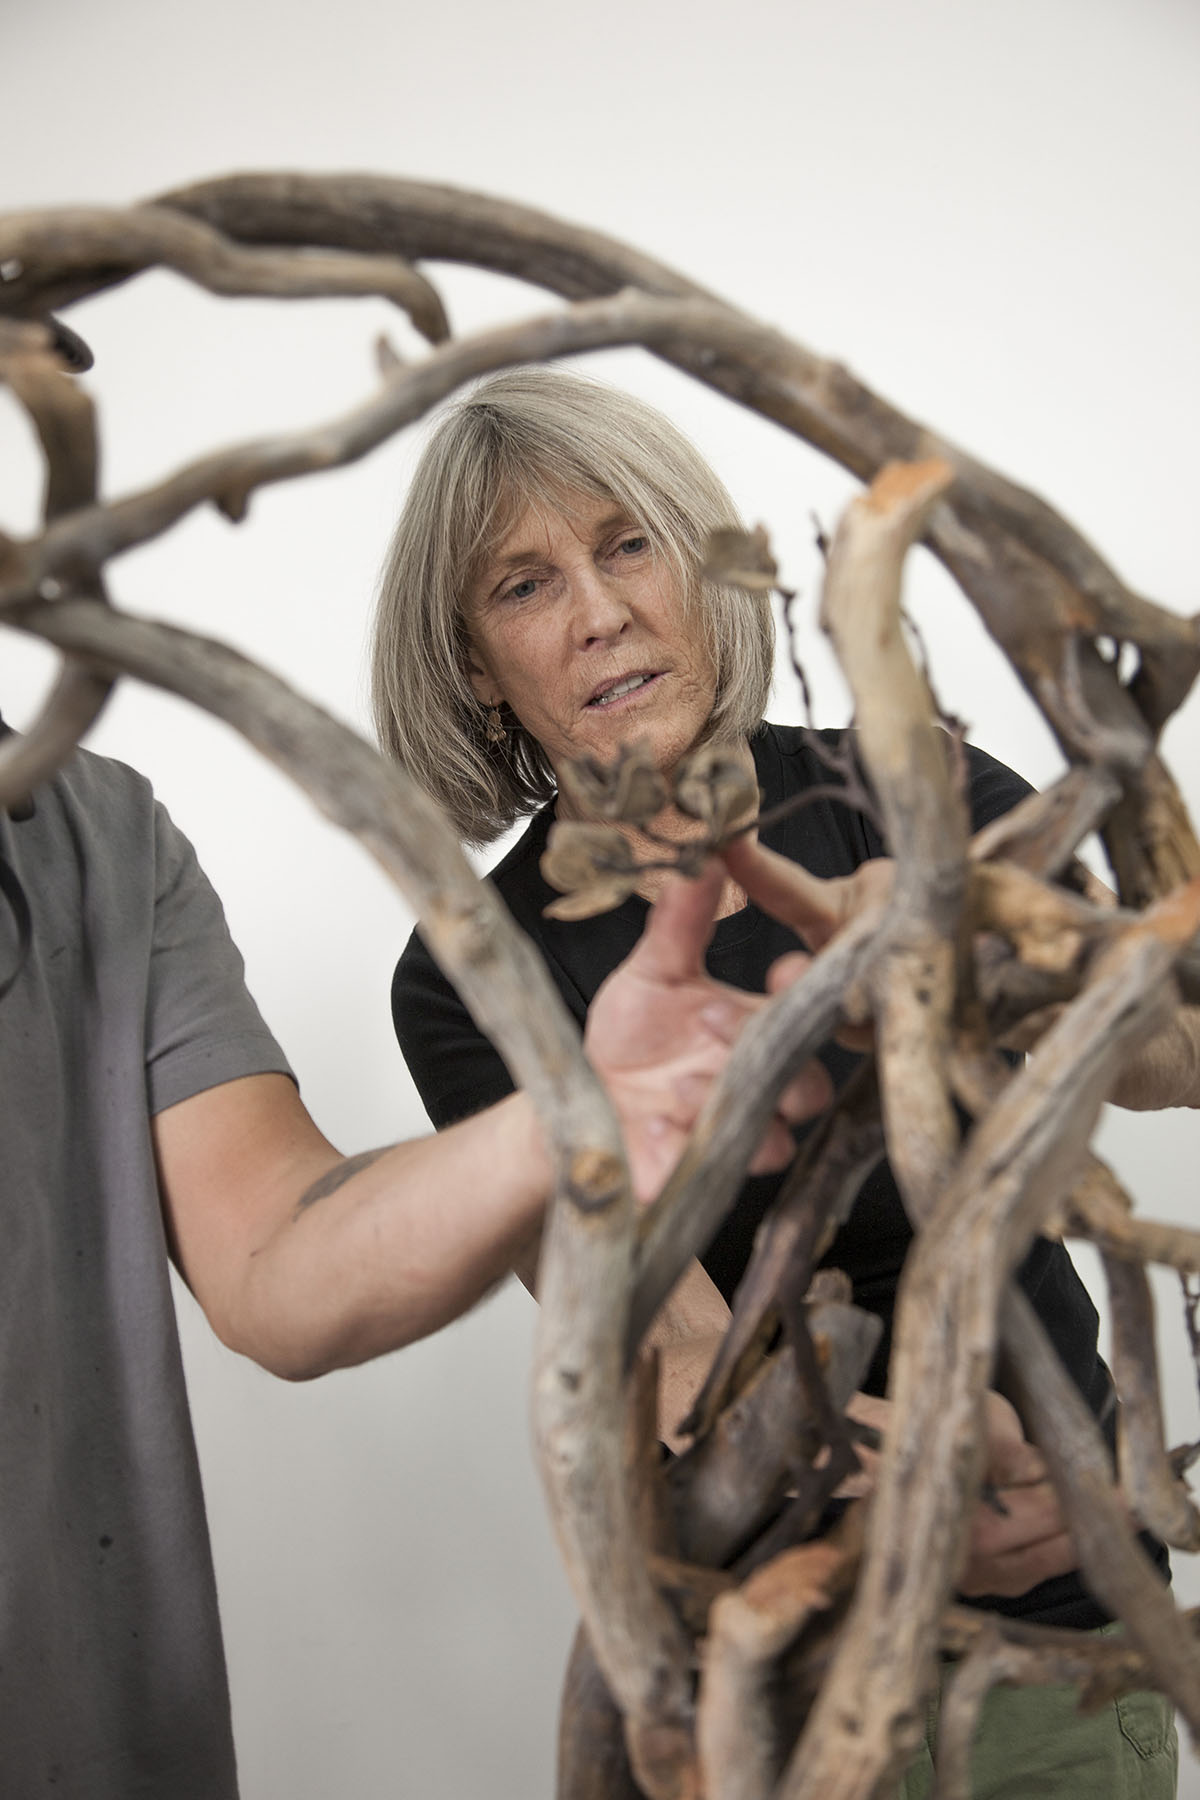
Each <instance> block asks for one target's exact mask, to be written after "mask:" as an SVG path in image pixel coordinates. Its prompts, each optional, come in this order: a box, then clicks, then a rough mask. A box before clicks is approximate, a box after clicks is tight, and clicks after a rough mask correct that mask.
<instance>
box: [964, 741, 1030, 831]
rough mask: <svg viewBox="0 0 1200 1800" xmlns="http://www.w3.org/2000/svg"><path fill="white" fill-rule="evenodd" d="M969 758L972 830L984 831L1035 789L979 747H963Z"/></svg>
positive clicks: (967, 745)
mask: <svg viewBox="0 0 1200 1800" xmlns="http://www.w3.org/2000/svg"><path fill="white" fill-rule="evenodd" d="M963 748H964V751H965V753H966V759H967V796H968V800H969V804H970V809H971V829H972V831H982V830H983V827H984V826H985V825H990V824H991V822H992V820H993V819H999V818H1001V817H1002V816H1003V815H1004V814H1005V813H1006V812H1011V811H1012V809H1013V807H1014V806H1016V805H1017V804H1018V802H1020V801H1021V800H1024V798H1025V796H1026V795H1027V794H1032V793H1033V787H1032V786H1031V784H1030V783H1029V782H1028V781H1026V779H1025V777H1024V776H1023V775H1018V774H1017V772H1016V770H1015V769H1010V768H1009V767H1008V765H1007V763H1002V762H1000V761H999V759H998V758H997V757H995V756H991V755H989V753H988V752H987V751H986V750H981V749H980V748H979V746H978V745H977V744H964V746H963Z"/></svg>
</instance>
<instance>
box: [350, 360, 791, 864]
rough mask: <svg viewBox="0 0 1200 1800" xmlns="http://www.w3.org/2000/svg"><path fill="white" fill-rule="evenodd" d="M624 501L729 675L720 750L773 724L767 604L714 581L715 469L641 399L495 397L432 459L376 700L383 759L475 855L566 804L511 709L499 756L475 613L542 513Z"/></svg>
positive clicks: (542, 382)
mask: <svg viewBox="0 0 1200 1800" xmlns="http://www.w3.org/2000/svg"><path fill="white" fill-rule="evenodd" d="M581 494H582V495H587V496H589V497H593V498H604V499H607V500H612V501H614V502H615V503H616V505H617V506H618V507H620V508H621V510H622V511H623V512H626V513H627V514H628V515H629V519H630V522H631V523H632V524H636V525H638V526H640V527H644V528H645V530H646V532H647V535H648V536H649V537H650V539H651V541H652V542H653V544H654V545H655V547H656V550H657V552H658V554H660V555H662V556H664V557H665V558H666V559H667V561H668V563H669V564H670V565H671V566H673V568H674V569H675V571H676V573H677V575H678V577H679V581H680V584H681V588H682V592H683V594H684V597H685V600H686V601H687V602H688V603H689V605H691V606H694V608H695V617H696V620H697V624H698V626H699V629H700V631H701V632H702V634H703V637H704V639H705V642H706V646H707V648H708V650H709V651H710V653H711V656H712V660H713V665H714V667H715V668H716V671H717V687H716V702H715V705H714V708H713V712H712V715H711V717H710V718H709V721H708V725H707V727H706V729H705V733H704V741H706V742H716V743H732V742H735V741H737V740H738V739H740V738H743V737H746V736H747V735H749V733H751V732H753V731H754V730H755V729H756V728H757V727H758V725H759V723H760V722H761V719H762V715H763V710H764V708H765V706H766V700H767V691H768V689H769V687H770V683H771V673H772V667H773V660H774V624H773V621H772V616H771V608H770V602H769V599H768V597H767V596H765V595H762V594H753V593H749V592H747V591H746V590H744V589H741V588H732V587H717V586H715V585H714V584H713V583H711V582H709V581H706V580H704V579H703V578H702V576H701V573H700V563H701V558H702V556H703V553H704V545H705V540H706V538H707V537H708V534H709V532H711V531H716V530H721V529H729V528H735V527H737V526H738V525H739V523H740V521H739V519H738V515H737V509H736V507H735V506H734V504H733V501H732V500H731V499H730V497H729V495H728V493H727V492H726V490H725V488H724V486H723V485H722V483H721V482H720V481H719V480H718V478H717V476H716V475H715V474H714V473H713V471H712V470H711V469H710V468H709V466H708V464H707V463H706V462H705V461H704V459H703V457H702V456H701V455H700V454H699V452H698V451H697V450H696V449H695V448H694V446H693V445H692V444H690V443H689V442H688V440H687V439H686V438H685V437H684V436H683V435H682V434H681V433H680V432H679V431H677V430H676V429H675V427H674V426H673V425H672V424H671V423H670V421H669V420H668V419H666V418H664V417H663V415H662V414H661V413H659V412H656V411H655V409H654V408H653V407H650V406H647V405H646V404H645V403H644V402H643V401H641V400H635V399H634V398H633V396H632V395H630V394H626V393H623V392H621V391H620V390H618V389H616V388H611V387H606V386H605V385H603V384H602V383H600V382H597V381H593V380H591V379H589V378H588V377H586V376H582V375H577V374H573V373H569V372H567V371H566V370H563V369H553V368H544V367H541V366H535V367H529V368H519V369H512V370H507V371H505V372H504V373H502V374H500V375H493V376H491V377H489V378H488V379H487V380H486V381H483V382H481V383H480V384H479V385H478V386H477V387H475V388H474V389H473V390H472V391H471V392H470V393H468V394H466V395H465V396H463V397H462V398H460V399H459V400H457V401H456V402H455V404H454V405H453V406H452V407H451V408H450V409H449V410H448V411H447V412H446V413H445V414H444V415H443V417H442V419H441V420H440V421H439V423H438V425H437V427H436V428H435V430H434V432H433V435H432V436H431V438H430V440H429V443H428V445H427V446H426V449H425V451H424V454H423V455H422V457H421V459H420V462H419V464H418V467H417V472H416V474H415V476H414V478H413V482H412V486H411V487H410V489H409V492H408V497H407V499H406V500H405V503H404V509H403V511H402V512H401V514H400V519H399V522H398V523H397V526H396V530H395V533H394V534H393V537H392V542H391V545H390V547H389V550H388V554H387V558H386V561H385V563H384V566H383V572H382V575H381V577H380V585H379V598H378V605H377V609H376V615H375V627H374V633H373V641H372V649H371V701H372V709H373V712H374V717H375V728H376V731H377V733H378V736H379V741H380V744H381V745H382V747H383V749H384V750H385V751H386V752H387V753H388V754H389V755H391V756H393V757H395V758H396V759H397V761H399V762H402V763H403V764H404V766H405V768H406V769H407V770H408V771H409V773H410V774H411V775H412V776H413V777H414V778H415V779H416V780H417V781H418V782H420V784H421V786H422V787H423V788H424V789H425V790H426V792H427V793H429V794H431V795H432V796H433V798H434V799H435V800H436V801H437V802H438V803H439V805H440V806H441V807H442V808H443V810H444V811H445V812H446V813H447V814H448V816H449V817H450V819H451V820H452V821H453V823H454V824H455V826H456V827H457V829H458V831H459V833H460V835H461V836H462V837H463V839H464V840H465V841H466V842H467V843H469V844H488V843H491V842H492V841H493V840H494V839H496V838H497V837H499V836H500V834H501V833H502V832H504V831H506V830H507V829H508V827H509V826H510V825H511V824H513V822H514V821H515V820H516V819H518V818H520V817H521V816H522V815H523V814H526V813H530V812H533V811H534V810H536V808H537V807H539V806H541V805H543V804H544V803H545V802H546V801H547V800H550V799H552V798H553V796H554V793H555V779H554V772H553V770H552V769H551V767H550V764H549V762H548V760H547V758H546V756H545V754H544V752H543V750H542V747H541V745H540V744H539V743H538V742H537V740H536V739H535V738H533V737H531V736H530V734H529V733H528V732H527V731H525V730H524V728H523V727H522V726H521V725H520V724H519V722H518V721H517V720H516V718H515V717H514V716H513V715H512V713H511V711H510V710H509V709H508V708H507V707H506V708H505V710H504V725H505V736H504V741H503V742H502V743H500V744H493V743H489V741H488V738H487V728H486V717H485V713H484V710H483V708H482V707H481V706H480V705H479V702H478V701H477V700H476V698H475V695H474V693H473V692H472V690H471V686H470V682H469V680H468V676H467V666H468V648H469V647H468V642H467V630H466V625H465V622H464V617H463V611H464V604H465V601H466V597H467V594H468V593H469V591H470V588H471V585H472V583H473V581H474V580H475V578H476V576H477V575H478V573H479V570H480V568H481V567H482V566H483V564H484V563H485V562H486V560H487V558H488V556H489V555H490V554H491V553H492V551H493V550H494V549H495V547H496V545H497V544H498V543H499V542H500V541H501V540H502V539H503V538H504V536H505V535H506V534H507V532H508V531H509V530H511V528H512V526H513V525H515V524H516V522H517V520H518V519H519V518H520V516H521V514H522V513H523V512H524V511H525V510H526V508H527V507H528V506H530V505H548V506H549V507H550V508H552V509H554V510H556V511H561V510H563V508H564V503H566V504H567V505H568V507H569V501H570V497H571V496H573V495H581Z"/></svg>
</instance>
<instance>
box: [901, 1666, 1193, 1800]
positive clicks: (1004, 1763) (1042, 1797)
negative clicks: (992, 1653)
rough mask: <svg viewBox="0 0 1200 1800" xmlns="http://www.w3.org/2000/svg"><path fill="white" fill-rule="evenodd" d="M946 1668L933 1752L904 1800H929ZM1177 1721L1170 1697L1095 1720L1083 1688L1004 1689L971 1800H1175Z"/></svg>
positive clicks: (1137, 1700)
mask: <svg viewBox="0 0 1200 1800" xmlns="http://www.w3.org/2000/svg"><path fill="white" fill-rule="evenodd" d="M952 1674H953V1666H952V1665H945V1666H944V1668H943V1676H942V1683H941V1687H939V1690H938V1692H937V1693H936V1694H935V1696H934V1698H933V1700H932V1701H931V1702H930V1706H929V1717H928V1719H927V1721H926V1727H925V1742H924V1744H923V1745H922V1747H921V1749H920V1751H919V1753H918V1755H917V1757H916V1760H915V1761H914V1762H913V1763H912V1765H911V1766H910V1768H909V1770H908V1772H907V1774H906V1775H905V1777H904V1782H903V1785H902V1786H901V1789H900V1793H899V1796H898V1800H929V1796H930V1795H931V1794H932V1792H933V1775H934V1752H935V1750H936V1742H937V1714H938V1707H939V1704H940V1700H941V1688H942V1687H944V1686H945V1683H946V1681H947V1680H948V1679H949V1677H950V1676H951V1675H952ZM1178 1766H1179V1748H1178V1744H1177V1742H1176V1737H1175V1720H1174V1715H1173V1712H1172V1709H1171V1706H1170V1704H1169V1702H1168V1701H1166V1700H1164V1699H1163V1697H1162V1695H1161V1694H1127V1695H1126V1696H1125V1697H1124V1698H1123V1699H1121V1700H1117V1701H1115V1702H1113V1701H1110V1702H1109V1704H1108V1705H1107V1706H1105V1707H1102V1708H1101V1710H1100V1711H1099V1712H1096V1713H1089V1714H1087V1715H1086V1716H1085V1715H1084V1714H1082V1713H1080V1712H1079V1710H1078V1708H1077V1706H1076V1692H1075V1689H1074V1688H1065V1687H997V1688H993V1689H992V1691H991V1693H990V1694H989V1695H988V1697H987V1699H986V1700H985V1701H984V1704H983V1709H982V1711H981V1713H980V1716H979V1729H978V1731H977V1733H976V1737H975V1747H974V1749H973V1751H972V1753H971V1800H1174V1795H1175V1783H1176V1776H1177V1773H1178Z"/></svg>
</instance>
